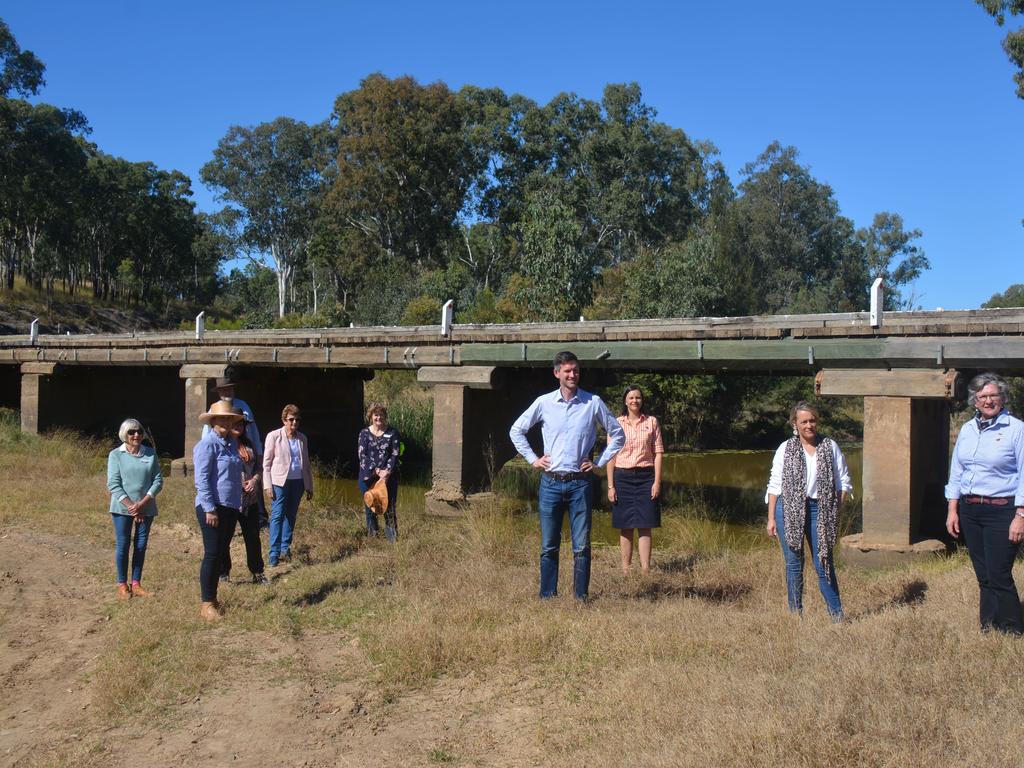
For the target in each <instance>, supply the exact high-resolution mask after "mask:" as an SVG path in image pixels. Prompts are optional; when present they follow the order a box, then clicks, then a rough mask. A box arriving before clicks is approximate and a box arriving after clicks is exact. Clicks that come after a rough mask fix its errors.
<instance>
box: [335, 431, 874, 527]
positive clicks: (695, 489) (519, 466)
mask: <svg viewBox="0 0 1024 768" xmlns="http://www.w3.org/2000/svg"><path fill="white" fill-rule="evenodd" d="M774 453H775V452H774V451H709V452H706V453H673V454H666V455H665V458H664V459H663V464H662V476H663V477H662V495H663V500H664V507H663V513H662V518H663V527H662V529H661V530H660V531H658V532H656V533H655V539H656V545H657V546H666V545H669V546H671V545H672V544H674V543H675V542H674V541H673V539H674V538H676V537H683V536H685V535H686V531H687V530H692V529H688V528H687V527H686V526H681V525H678V524H676V523H679V522H681V521H685V520H691V519H694V518H696V519H700V520H704V521H711V522H713V523H714V524H716V525H717V526H718V527H719V528H724V529H725V530H727V531H728V532H729V533H730V534H731V535H732V536H733V538H734V539H735V540H737V541H739V542H751V543H753V542H756V541H759V540H760V537H761V530H762V525H763V522H764V519H765V517H766V514H767V512H766V510H767V507H766V506H765V502H764V492H765V486H766V485H767V482H768V473H769V471H770V470H771V465H772V456H773V455H774ZM843 453H844V454H845V456H846V460H847V462H848V464H849V465H850V476H851V479H852V481H853V490H854V497H853V501H852V502H851V503H849V504H847V506H846V508H845V515H844V524H843V530H842V531H841V533H849V532H852V531H855V530H859V521H860V512H861V506H860V504H861V502H860V498H861V468H862V452H861V448H860V446H849V447H844V449H843ZM538 479H539V475H538V473H537V472H536V470H534V469H533V468H531V467H529V466H528V465H527V464H526V462H524V461H522V460H521V459H517V460H516V461H513V462H509V463H508V464H506V465H505V466H504V467H503V468H502V469H501V471H500V472H499V473H498V476H497V477H496V478H495V481H494V490H495V491H496V492H497V493H499V494H502V495H504V496H506V497H509V498H513V499H518V500H520V501H521V502H522V510H523V513H524V515H535V514H536V502H537V483H538ZM600 480H601V484H600V489H599V490H598V488H597V486H596V485H595V499H596V502H597V503H596V504H595V513H594V532H593V537H594V540H595V541H605V542H607V543H609V544H613V543H616V542H617V541H618V532H617V531H616V530H615V529H613V528H612V527H611V511H610V509H609V505H608V498H607V495H606V488H607V486H606V485H605V483H604V477H603V475H602V476H601V477H600ZM429 488H430V471H429V469H428V468H416V467H404V468H403V470H402V479H401V481H400V490H399V515H401V513H402V511H403V510H404V511H406V512H413V513H418V512H422V511H423V494H424V493H426V491H427V490H429ZM318 492H319V493H320V494H321V496H323V497H326V498H325V500H326V501H328V503H331V504H335V505H344V506H350V507H358V506H361V504H362V494H360V493H359V489H358V487H357V486H356V482H355V480H348V479H331V480H325V481H323V482H321V483H320V485H319V486H318ZM678 543H679V544H680V545H681V546H685V542H682V541H680V542H678Z"/></svg>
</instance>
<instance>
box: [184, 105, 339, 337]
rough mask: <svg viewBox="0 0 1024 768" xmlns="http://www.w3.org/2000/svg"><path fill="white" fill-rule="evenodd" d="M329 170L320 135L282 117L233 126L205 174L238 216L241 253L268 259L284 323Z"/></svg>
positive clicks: (203, 175) (202, 173) (210, 185)
mask: <svg viewBox="0 0 1024 768" xmlns="http://www.w3.org/2000/svg"><path fill="white" fill-rule="evenodd" d="M326 164H327V159H326V158H325V156H324V152H323V147H322V145H321V143H320V137H319V133H318V130H317V129H316V128H315V127H313V126H310V125H307V124H306V123H303V122H301V121H298V120H293V119H291V118H287V117H279V118H277V119H276V120H273V121H271V122H269V123H262V124H260V125H257V126H255V127H252V128H246V127H242V126H237V125H236V126H232V127H231V128H230V129H229V130H228V132H227V134H226V135H225V136H224V138H222V139H221V140H220V141H219V142H218V144H217V147H216V149H215V150H214V152H213V159H212V160H210V161H209V162H208V163H206V164H205V165H204V166H203V167H202V169H201V170H200V177H201V178H202V180H203V182H204V183H205V184H206V185H207V186H208V187H210V188H211V189H212V190H213V191H214V193H215V194H216V195H217V198H218V199H219V200H221V201H224V202H225V203H227V204H228V207H229V208H230V209H232V210H233V211H234V212H235V214H236V217H235V221H236V222H237V224H238V230H237V241H236V242H237V245H238V249H239V251H240V252H241V253H244V254H246V255H248V256H249V257H250V258H254V259H262V258H263V257H264V256H268V255H269V257H270V260H271V264H272V268H273V270H274V273H275V275H276V276H277V297H278V299H277V301H278V307H277V309H278V316H279V317H283V316H284V314H285V312H286V311H287V308H288V296H289V290H290V288H291V281H292V278H293V275H294V273H295V269H296V267H297V266H298V265H299V264H300V262H301V261H302V260H303V259H304V258H305V255H306V249H307V246H308V244H309V240H310V237H311V236H312V231H313V222H314V220H315V217H316V212H317V210H318V206H319V201H320V197H321V193H322V181H323V173H324V169H325V166H326Z"/></svg>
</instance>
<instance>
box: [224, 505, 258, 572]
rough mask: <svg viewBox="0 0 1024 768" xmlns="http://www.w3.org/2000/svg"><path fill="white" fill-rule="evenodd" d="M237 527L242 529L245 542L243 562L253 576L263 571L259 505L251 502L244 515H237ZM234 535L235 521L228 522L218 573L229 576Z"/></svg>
mask: <svg viewBox="0 0 1024 768" xmlns="http://www.w3.org/2000/svg"><path fill="white" fill-rule="evenodd" d="M238 527H239V528H241V529H242V540H243V541H244V542H245V564H246V565H248V566H249V573H251V574H252V575H253V576H255V575H256V574H259V573H263V552H262V551H261V548H260V506H259V504H253V505H252V506H251V507H249V508H248V509H247V510H246V511H245V514H244V515H238ZM234 535H235V521H234V520H232V521H231V523H230V529H229V531H228V534H227V536H228V546H226V547H224V551H223V552H222V553H221V556H220V568H219V569H218V574H219V575H221V576H229V575H230V574H231V539H232V538H234Z"/></svg>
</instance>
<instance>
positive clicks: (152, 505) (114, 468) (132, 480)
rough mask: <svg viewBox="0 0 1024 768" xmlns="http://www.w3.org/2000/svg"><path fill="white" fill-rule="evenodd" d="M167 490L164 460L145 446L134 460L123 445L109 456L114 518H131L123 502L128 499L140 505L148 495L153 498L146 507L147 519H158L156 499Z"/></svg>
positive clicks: (108, 476)
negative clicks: (128, 516)
mask: <svg viewBox="0 0 1024 768" xmlns="http://www.w3.org/2000/svg"><path fill="white" fill-rule="evenodd" d="M163 487H164V477H163V475H162V474H161V473H160V459H159V458H157V456H156V452H155V451H154V450H153V449H152V448H150V447H148V446H145V445H143V446H141V451H140V453H139V455H138V456H133V455H132V454H130V453H128V449H127V448H125V447H124V445H123V444H122V445H121V447H120V448H115V449H114V450H112V451H111V452H110V454H109V455H108V456H107V490H109V491H110V514H112V515H127V514H128V510H127V509H125V507H124V505H123V504H121V499H123V498H124V497H125V496H128V497H129V498H130V499H131V500H132V501H138V500H139V499H141V498H142V497H143V496H145V495H146V494H147V493H148V494H149V495H150V496H152V497H153V498H152V500H151V501H150V502H149V503H148V504H147V505H146V506H145V507H143V513H144V514H145V516H146V517H153V516H154V515H156V495H157V494H158V493H160V489H161V488H163Z"/></svg>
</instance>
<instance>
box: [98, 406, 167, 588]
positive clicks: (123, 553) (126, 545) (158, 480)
mask: <svg viewBox="0 0 1024 768" xmlns="http://www.w3.org/2000/svg"><path fill="white" fill-rule="evenodd" d="M117 436H118V437H119V438H120V439H121V445H120V446H119V447H117V448H115V449H114V450H112V451H111V452H110V453H109V454H108V455H107V490H108V491H110V516H111V518H113V520H114V535H115V536H116V537H117V539H116V540H117V544H116V546H115V549H114V565H115V567H116V568H117V597H118V599H119V600H128V599H130V598H131V597H132V596H133V595H134V596H135V597H149V596H150V595H152V592H150V591H149V590H148V589H143V588H142V583H141V582H142V565H143V563H145V561H146V543H147V542H148V541H149V529H150V527H151V526H152V524H153V518H154V517H156V498H155V497H156V495H157V494H158V493H160V489H161V488H163V485H164V478H163V475H161V474H160V460H159V459H158V458H157V455H156V450H155V449H153V448H150V447H149V446H146V445H143V444H142V439H143V437H145V430H144V429H143V427H142V425H141V424H140V423H139V422H138V421H136V420H135V419H125V420H124V421H123V422H121V427H120V429H118V430H117ZM133 527H134V528H135V535H134V536H132V528H133ZM133 543H134V545H135V554H134V555H133V557H132V581H131V584H130V585H129V583H128V550H129V549H131V546H132V544H133Z"/></svg>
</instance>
